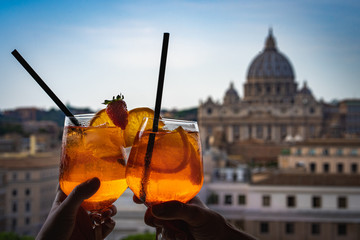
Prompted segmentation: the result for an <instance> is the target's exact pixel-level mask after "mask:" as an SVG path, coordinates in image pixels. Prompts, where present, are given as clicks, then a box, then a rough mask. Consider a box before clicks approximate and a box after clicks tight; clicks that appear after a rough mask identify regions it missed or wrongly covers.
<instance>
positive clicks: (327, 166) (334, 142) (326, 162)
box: [278, 138, 360, 174]
mask: <svg viewBox="0 0 360 240" xmlns="http://www.w3.org/2000/svg"><path fill="white" fill-rule="evenodd" d="M278 163H279V167H280V168H281V169H287V170H296V169H298V170H301V169H303V170H305V171H306V172H307V173H345V174H360V169H359V168H360V139H340V138H339V139H334V138H332V139H311V140H307V141H304V142H300V143H297V144H295V145H292V146H291V147H290V151H289V152H288V153H285V154H283V155H280V156H279V162H278Z"/></svg>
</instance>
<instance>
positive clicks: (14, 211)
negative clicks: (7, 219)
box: [12, 202, 17, 213]
mask: <svg viewBox="0 0 360 240" xmlns="http://www.w3.org/2000/svg"><path fill="white" fill-rule="evenodd" d="M12 212H13V213H16V212H17V203H16V202H13V203H12Z"/></svg>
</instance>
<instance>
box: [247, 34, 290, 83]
mask: <svg viewBox="0 0 360 240" xmlns="http://www.w3.org/2000/svg"><path fill="white" fill-rule="evenodd" d="M273 78H285V79H294V71H293V68H292V66H291V64H290V62H289V60H288V59H287V58H286V57H285V56H284V55H283V54H282V53H280V52H279V51H278V50H277V47H276V42H275V39H274V37H273V35H272V30H271V29H270V31H269V36H268V37H267V39H266V42H265V48H264V50H263V51H262V52H261V53H260V54H259V55H257V56H256V57H255V58H254V60H253V61H252V63H251V64H250V67H249V70H248V74H247V79H248V80H249V81H251V80H255V79H273Z"/></svg>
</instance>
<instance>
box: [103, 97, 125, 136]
mask: <svg viewBox="0 0 360 240" xmlns="http://www.w3.org/2000/svg"><path fill="white" fill-rule="evenodd" d="M103 104H105V105H107V106H106V113H107V115H108V116H109V118H110V119H111V121H113V123H114V124H115V125H116V126H118V127H121V129H123V130H124V129H125V127H126V125H127V123H128V115H129V114H128V111H127V107H126V102H125V101H124V96H123V95H122V94H119V95H117V96H116V98H115V97H113V99H112V100H105V101H104V103H103Z"/></svg>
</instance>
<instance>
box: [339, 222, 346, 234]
mask: <svg viewBox="0 0 360 240" xmlns="http://www.w3.org/2000/svg"><path fill="white" fill-rule="evenodd" d="M337 234H338V235H339V236H345V235H346V234H347V226H346V224H345V223H339V224H338V225H337Z"/></svg>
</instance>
